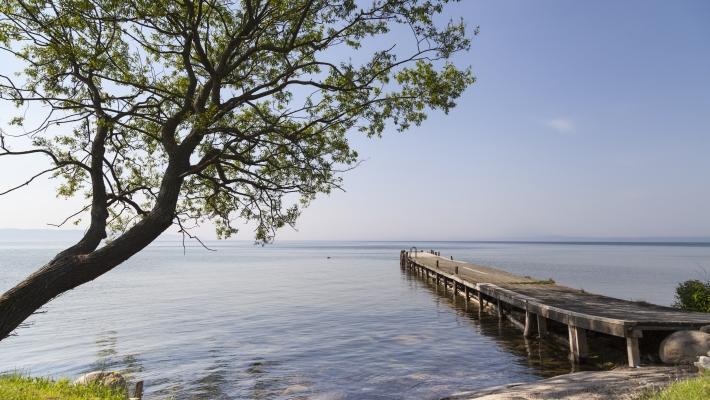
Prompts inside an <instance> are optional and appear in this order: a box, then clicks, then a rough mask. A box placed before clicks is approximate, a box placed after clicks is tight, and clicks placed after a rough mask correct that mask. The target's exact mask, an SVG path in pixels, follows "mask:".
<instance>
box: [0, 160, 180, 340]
mask: <svg viewBox="0 0 710 400" xmlns="http://www.w3.org/2000/svg"><path fill="white" fill-rule="evenodd" d="M180 171H181V169H179V168H175V167H172V166H168V168H167V169H166V172H165V175H164V176H163V180H162V182H161V187H160V194H159V195H158V199H157V201H156V204H155V207H154V208H153V209H152V210H151V211H150V213H148V215H147V216H146V217H145V218H143V219H142V220H141V221H140V222H138V223H137V224H136V225H134V226H133V227H131V228H130V229H129V230H127V231H126V232H125V233H124V234H122V235H121V236H119V237H118V238H116V239H115V240H114V241H112V242H110V243H108V244H106V245H105V246H103V247H100V248H98V249H96V250H93V249H92V251H90V252H81V251H78V250H77V248H81V247H82V244H83V243H86V236H85V238H83V239H82V240H81V241H80V242H79V243H78V244H77V245H74V246H72V247H69V248H68V249H67V250H64V251H62V252H60V253H59V254H58V255H57V256H56V257H55V258H54V259H52V260H51V261H50V262H49V263H47V264H46V265H44V266H43V267H42V268H40V269H39V270H37V271H36V272H34V273H33V274H31V275H30V276H28V277H27V278H26V279H25V280H23V281H22V282H20V283H19V284H18V285H17V286H15V287H13V288H12V289H10V290H8V291H7V292H5V293H4V294H3V295H2V296H0V340H2V339H4V338H6V337H7V336H9V335H10V334H11V333H12V332H13V331H14V330H15V329H16V328H17V327H18V326H19V325H20V324H21V323H22V322H23V321H25V320H26V319H27V318H28V317H30V316H31V315H32V314H33V313H34V312H35V311H37V310H38V309H39V308H40V307H42V306H43V305H45V304H47V303H48V302H49V301H51V300H52V299H53V298H55V297H57V296H59V295H60V294H62V293H64V292H67V291H69V290H71V289H73V288H75V287H77V286H79V285H82V284H84V283H87V282H90V281H92V280H94V279H96V278H98V277H99V276H101V275H103V274H105V273H106V272H108V271H110V270H112V269H113V268H115V267H116V266H118V265H119V264H121V263H122V262H124V261H126V260H128V259H129V258H130V257H132V256H133V255H134V254H136V253H138V252H139V251H141V250H142V249H143V248H145V247H146V246H148V245H149V244H150V243H151V242H153V241H154V240H155V239H156V238H157V237H158V236H160V234H161V233H163V232H164V231H165V230H166V229H168V228H169V227H170V225H172V222H173V216H174V214H175V208H176V205H177V200H178V197H179V194H180V187H181V185H182V178H181V177H180ZM94 234H95V232H91V231H87V235H94ZM96 246H98V243H97V245H96ZM96 246H95V247H94V248H96Z"/></svg>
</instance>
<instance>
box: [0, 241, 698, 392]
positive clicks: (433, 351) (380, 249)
mask: <svg viewBox="0 0 710 400" xmlns="http://www.w3.org/2000/svg"><path fill="white" fill-rule="evenodd" d="M411 245H416V246H418V247H419V248H420V249H430V248H432V249H437V250H439V251H441V253H442V255H446V256H448V255H453V256H454V258H456V259H462V260H467V261H471V262H475V263H479V264H484V265H489V266H495V267H499V268H503V269H506V270H508V271H511V272H514V273H518V274H522V275H531V276H534V277H539V278H542V279H546V278H553V279H555V280H556V281H557V282H559V283H562V284H566V285H569V286H573V287H579V288H584V289H586V290H588V291H593V292H598V293H603V294H607V295H612V296H616V297H622V298H627V299H633V300H646V301H649V302H653V303H658V304H664V305H668V304H670V303H671V302H672V300H673V291H674V287H675V285H676V284H677V283H678V282H680V281H683V280H686V279H705V278H707V277H708V272H707V271H710V247H708V246H706V245H672V246H660V245H623V244H618V245H589V244H521V243H516V244H510V243H462V242H436V243H421V242H420V243H396V242H285V243H284V242H282V243H279V244H277V245H272V246H267V247H258V246H253V245H251V244H249V243H232V242H230V243H216V244H214V246H215V248H216V249H217V250H218V251H216V252H208V251H205V250H203V249H200V248H189V249H187V254H185V255H183V250H182V248H180V247H179V246H177V245H175V244H171V243H161V244H157V245H154V246H152V247H150V248H148V249H146V250H145V251H144V252H142V253H141V254H140V255H138V256H136V257H135V258H133V259H131V260H130V261H128V262H127V263H125V264H123V265H121V266H120V267H118V268H117V269H116V270H114V271H112V272H110V273H108V274H107V275H105V276H103V277H101V278H99V279H98V280H96V281H94V282H92V283H90V284H88V285H85V286H82V287H80V288H78V289H76V290H74V291H72V292H70V293H67V294H65V295H63V296H61V297H60V298H58V299H56V300H54V301H53V302H52V303H50V305H49V306H47V307H46V308H45V311H46V313H43V314H38V315H35V316H34V317H33V318H32V319H31V325H30V326H29V327H26V328H23V329H20V330H19V331H18V335H17V336H14V337H11V338H8V339H6V340H4V341H2V342H0V371H13V370H19V371H24V372H26V373H30V374H32V375H50V376H54V377H62V376H67V377H72V378H73V377H76V376H77V375H79V374H81V373H84V372H87V371H92V370H96V369H110V370H120V371H123V372H125V373H128V374H129V376H130V378H131V379H133V380H138V379H140V380H144V381H145V382H146V394H147V396H146V398H147V399H171V398H175V399H306V398H307V399H405V398H406V399H414V398H416V399H437V398H441V397H444V396H447V395H451V394H454V393H457V392H462V391H468V390H475V389H481V388H484V387H487V386H494V385H501V384H506V383H511V382H522V381H534V380H537V379H541V378H542V377H546V376H551V375H555V374H559V373H564V372H569V371H570V368H571V366H570V364H569V361H568V360H567V353H566V352H565V351H564V349H561V348H560V347H559V346H556V345H553V344H549V343H545V342H543V343H540V342H538V341H536V340H530V341H524V340H522V338H521V336H522V335H521V334H520V332H519V331H517V330H516V329H515V328H513V327H512V326H510V325H509V324H508V323H500V322H499V321H498V319H497V318H496V317H494V316H491V315H487V314H485V313H484V314H480V315H479V313H478V311H477V310H476V307H475V305H470V306H468V307H467V306H466V305H464V304H463V302H462V299H461V298H459V299H458V301H457V302H456V303H454V302H453V301H452V299H451V298H450V297H447V296H445V295H444V294H443V290H441V291H439V293H437V291H436V289H435V287H433V286H432V285H431V284H427V283H425V282H424V281H422V280H421V279H419V278H417V277H415V276H413V275H411V274H408V273H405V272H403V271H401V270H400V268H399V262H398V257H399V250H400V249H403V248H409V246H411ZM56 250H57V247H56V246H50V245H37V244H32V245H30V244H13V243H0V290H2V291H4V290H6V289H7V288H9V287H10V286H12V285H13V284H14V283H16V282H17V281H18V280H19V279H21V278H22V277H24V276H26V275H27V274H29V273H30V272H31V271H33V270H34V269H36V268H37V267H38V266H40V265H41V264H42V263H43V262H45V261H47V260H48V259H49V258H51V256H52V255H53V254H54V253H55V252H56Z"/></svg>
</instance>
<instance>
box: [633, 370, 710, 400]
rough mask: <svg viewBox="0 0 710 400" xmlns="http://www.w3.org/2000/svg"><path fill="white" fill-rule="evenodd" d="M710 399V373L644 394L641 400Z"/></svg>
mask: <svg viewBox="0 0 710 400" xmlns="http://www.w3.org/2000/svg"><path fill="white" fill-rule="evenodd" d="M705 399H710V373H705V374H704V375H701V376H699V377H697V378H692V379H688V380H684V381H680V382H676V383H673V384H671V385H670V386H668V387H667V388H665V389H663V390H660V391H655V392H650V393H646V394H644V395H643V396H642V397H641V399H640V400H705Z"/></svg>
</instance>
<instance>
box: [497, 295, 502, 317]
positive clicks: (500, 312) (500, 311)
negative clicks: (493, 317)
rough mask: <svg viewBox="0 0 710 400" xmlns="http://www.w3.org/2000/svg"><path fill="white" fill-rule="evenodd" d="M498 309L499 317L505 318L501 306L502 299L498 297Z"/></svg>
mask: <svg viewBox="0 0 710 400" xmlns="http://www.w3.org/2000/svg"><path fill="white" fill-rule="evenodd" d="M496 311H498V318H503V309H502V308H500V299H496Z"/></svg>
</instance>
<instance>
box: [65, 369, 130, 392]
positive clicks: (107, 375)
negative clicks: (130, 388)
mask: <svg viewBox="0 0 710 400" xmlns="http://www.w3.org/2000/svg"><path fill="white" fill-rule="evenodd" d="M74 384H75V385H92V384H94V385H101V386H108V387H110V388H111V389H115V390H126V378H124V377H123V375H121V374H119V373H118V372H104V371H94V372H89V373H88V374H84V375H82V376H80V377H79V378H77V379H76V380H75V381H74Z"/></svg>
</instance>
